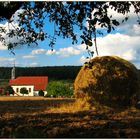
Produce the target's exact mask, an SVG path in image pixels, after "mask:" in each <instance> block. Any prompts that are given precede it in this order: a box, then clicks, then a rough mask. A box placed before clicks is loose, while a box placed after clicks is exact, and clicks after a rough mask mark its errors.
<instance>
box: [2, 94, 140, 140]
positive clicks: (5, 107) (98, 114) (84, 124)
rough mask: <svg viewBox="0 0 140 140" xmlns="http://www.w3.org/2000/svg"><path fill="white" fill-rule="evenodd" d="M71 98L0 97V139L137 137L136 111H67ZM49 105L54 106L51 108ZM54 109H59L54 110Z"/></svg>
mask: <svg viewBox="0 0 140 140" xmlns="http://www.w3.org/2000/svg"><path fill="white" fill-rule="evenodd" d="M74 102H75V99H47V98H43V97H41V98H40V97H1V98H0V137H1V138H140V133H139V132H140V110H139V109H136V108H134V107H131V108H128V109H125V110H123V109H118V110H113V109H111V108H110V109H109V108H96V109H95V108H94V109H91V110H83V108H82V107H81V111H80V110H79V111H77V112H67V111H66V110H65V111H63V110H62V111H61V106H63V108H64V105H65V106H66V109H67V110H68V109H69V108H70V107H71V106H72V104H73V103H74ZM52 108H56V109H55V110H54V111H51V110H52ZM57 108H58V110H59V111H57Z"/></svg>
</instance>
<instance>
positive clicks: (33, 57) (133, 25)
mask: <svg viewBox="0 0 140 140" xmlns="http://www.w3.org/2000/svg"><path fill="white" fill-rule="evenodd" d="M19 12H21V10H20V11H19ZM108 12H109V14H110V15H112V16H113V17H114V18H116V19H118V20H119V21H121V20H122V19H123V16H122V15H120V14H118V13H116V12H114V11H113V10H111V9H109V11H108ZM17 13H18V12H17ZM17 13H16V14H15V17H16V15H17ZM128 16H129V19H128V21H127V22H125V23H122V24H121V25H120V26H118V27H117V28H116V30H115V31H114V32H112V33H110V34H106V35H104V36H98V37H97V47H98V51H99V56H106V55H116V56H119V57H122V58H124V59H126V60H128V61H130V62H132V63H133V64H134V65H135V66H136V67H137V68H139V69H140V43H139V42H140V25H138V23H137V22H136V21H137V16H136V15H135V14H133V8H131V12H130V13H129V14H128ZM13 24H14V26H18V25H17V23H13ZM0 26H5V27H7V28H8V23H7V22H5V23H0ZM86 26H88V24H87V25H86ZM51 27H52V24H49V25H48V29H49V32H53V31H52V28H51ZM9 28H13V27H12V26H11V25H9ZM98 29H100V27H98ZM92 49H93V50H94V49H95V48H94V46H93V47H92ZM14 53H15V55H13V54H12V53H11V52H10V51H9V50H7V48H6V47H5V46H3V45H2V43H1V42H0V67H11V66H13V64H14V61H15V64H16V66H20V67H36V66H63V65H65V66H67V65H72V66H77V65H78V66H79V65H83V64H84V62H85V61H86V57H87V56H88V54H87V51H86V46H85V45H84V44H82V45H81V44H80V43H78V44H75V45H72V41H71V40H70V39H63V38H61V37H59V38H57V42H56V44H55V47H54V51H53V52H52V51H51V49H50V47H49V45H48V41H47V40H45V41H43V42H39V45H38V46H32V47H28V46H21V47H20V48H16V49H15V50H14ZM96 56H97V55H96V53H95V54H94V57H96Z"/></svg>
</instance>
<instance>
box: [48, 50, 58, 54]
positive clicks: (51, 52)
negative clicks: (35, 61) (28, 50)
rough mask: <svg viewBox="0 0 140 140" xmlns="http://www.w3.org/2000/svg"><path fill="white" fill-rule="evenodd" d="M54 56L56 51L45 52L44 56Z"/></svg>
mask: <svg viewBox="0 0 140 140" xmlns="http://www.w3.org/2000/svg"><path fill="white" fill-rule="evenodd" d="M54 54H56V50H53V51H52V50H48V51H47V52H46V55H54Z"/></svg>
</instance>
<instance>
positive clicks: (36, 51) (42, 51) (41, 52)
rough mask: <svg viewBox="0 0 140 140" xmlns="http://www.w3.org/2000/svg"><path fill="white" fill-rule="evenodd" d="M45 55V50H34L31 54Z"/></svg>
mask: <svg viewBox="0 0 140 140" xmlns="http://www.w3.org/2000/svg"><path fill="white" fill-rule="evenodd" d="M45 53H46V50H44V49H36V50H33V51H32V52H31V54H32V55H38V54H45Z"/></svg>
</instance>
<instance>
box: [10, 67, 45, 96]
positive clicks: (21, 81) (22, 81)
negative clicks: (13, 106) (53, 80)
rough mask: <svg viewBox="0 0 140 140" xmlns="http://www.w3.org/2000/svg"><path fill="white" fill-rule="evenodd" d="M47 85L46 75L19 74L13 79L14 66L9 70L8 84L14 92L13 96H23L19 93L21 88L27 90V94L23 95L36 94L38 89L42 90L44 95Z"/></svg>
mask: <svg viewBox="0 0 140 140" xmlns="http://www.w3.org/2000/svg"><path fill="white" fill-rule="evenodd" d="M47 85H48V77H47V76H20V77H17V78H16V79H15V66H14V67H13V69H12V71H11V80H10V86H11V87H12V88H13V90H14V92H15V93H14V96H23V94H21V93H20V89H21V88H26V89H27V90H28V94H24V96H38V93H39V91H40V90H42V91H44V95H46V94H47V91H46V88H47Z"/></svg>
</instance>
